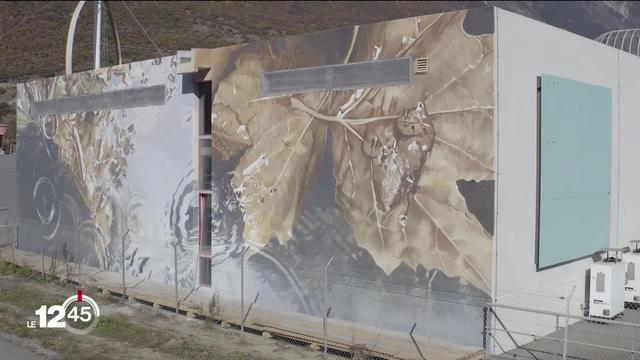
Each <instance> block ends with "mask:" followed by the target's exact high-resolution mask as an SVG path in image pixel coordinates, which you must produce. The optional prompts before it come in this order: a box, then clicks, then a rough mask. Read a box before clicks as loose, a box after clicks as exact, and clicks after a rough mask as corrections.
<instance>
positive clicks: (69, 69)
mask: <svg viewBox="0 0 640 360" xmlns="http://www.w3.org/2000/svg"><path fill="white" fill-rule="evenodd" d="M85 3H86V1H84V0H83V1H79V2H78V5H77V6H76V9H75V10H74V11H73V15H72V16H71V22H70V23H69V32H68V33H67V47H66V52H65V62H64V70H65V74H67V75H70V74H71V73H73V38H74V36H75V33H76V26H77V25H78V18H79V17H80V12H81V11H82V8H83V7H84V5H85ZM102 4H103V5H104V6H105V7H106V8H107V10H109V11H108V16H109V24H110V26H111V31H113V34H114V38H115V43H116V55H117V57H118V64H119V65H120V64H122V50H121V47H120V36H119V35H118V28H117V27H116V23H115V20H114V19H113V14H112V12H111V9H110V8H109V5H108V4H107V2H106V1H103V2H102Z"/></svg>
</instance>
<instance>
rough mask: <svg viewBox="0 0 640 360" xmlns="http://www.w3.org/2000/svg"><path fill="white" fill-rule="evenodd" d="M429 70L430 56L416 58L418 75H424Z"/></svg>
mask: <svg viewBox="0 0 640 360" xmlns="http://www.w3.org/2000/svg"><path fill="white" fill-rule="evenodd" d="M428 72H429V58H426V57H421V58H417V59H416V60H415V69H414V73H415V74H416V75H424V74H426V73H428Z"/></svg>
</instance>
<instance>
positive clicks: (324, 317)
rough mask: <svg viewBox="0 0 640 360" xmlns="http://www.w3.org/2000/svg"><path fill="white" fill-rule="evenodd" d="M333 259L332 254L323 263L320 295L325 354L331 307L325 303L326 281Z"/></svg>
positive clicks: (326, 300) (326, 301)
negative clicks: (324, 263) (325, 262)
mask: <svg viewBox="0 0 640 360" xmlns="http://www.w3.org/2000/svg"><path fill="white" fill-rule="evenodd" d="M333 259H335V256H332V257H331V259H329V261H328V262H327V265H325V267H324V274H323V275H324V278H323V296H322V298H323V299H322V305H323V308H324V309H323V311H322V333H323V335H322V336H323V346H324V349H323V352H324V354H325V355H326V354H327V320H328V319H329V314H330V313H331V307H330V306H329V305H328V304H327V303H328V298H329V290H328V283H329V266H331V263H332V262H333Z"/></svg>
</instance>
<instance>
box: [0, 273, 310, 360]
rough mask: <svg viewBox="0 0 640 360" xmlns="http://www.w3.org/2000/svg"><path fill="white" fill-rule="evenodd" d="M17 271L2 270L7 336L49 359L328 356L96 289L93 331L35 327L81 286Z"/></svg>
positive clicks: (1, 327) (1, 318) (2, 327)
mask: <svg viewBox="0 0 640 360" xmlns="http://www.w3.org/2000/svg"><path fill="white" fill-rule="evenodd" d="M12 271H15V270H11V271H8V270H7V269H0V274H2V275H0V332H1V333H3V334H4V335H1V336H2V338H3V341H10V342H12V343H13V344H14V345H17V346H20V347H23V348H26V349H28V350H29V351H31V352H32V353H36V354H38V355H39V356H40V357H42V358H45V359H51V358H54V359H57V358H64V359H89V358H90V359H114V360H115V359H118V360H121V359H158V360H162V359H220V360H253V359H256V360H257V359H260V360H263V359H264V360H267V359H283V360H294V359H295V360H297V359H301V360H306V359H322V354H321V353H320V352H317V351H312V350H309V349H307V348H302V347H297V346H294V345H290V344H287V343H283V342H278V341H276V340H273V339H267V338H263V337H261V336H257V335H252V334H248V333H247V334H242V333H241V332H239V331H237V330H232V329H225V328H222V327H221V326H220V325H216V324H213V323H210V322H207V321H204V320H198V319H189V318H187V317H186V316H184V315H177V314H174V313H172V312H169V311H166V310H160V309H154V308H153V307H151V306H148V305H144V304H138V303H129V302H124V301H122V300H121V299H120V298H117V297H113V296H109V295H102V294H94V293H88V295H90V296H91V297H92V298H93V299H94V300H95V301H96V302H97V303H98V305H99V306H100V311H101V318H100V323H99V324H98V327H97V328H96V329H94V330H93V332H91V333H90V334H89V335H83V336H78V335H73V334H71V333H69V332H68V331H66V330H64V329H29V328H27V327H26V321H27V320H31V319H35V315H34V311H35V310H36V309H37V308H38V307H40V305H42V304H50V305H52V304H60V303H61V302H62V301H63V300H64V299H65V298H67V297H68V296H71V295H73V294H75V293H76V289H75V288H73V287H71V286H68V285H64V284H55V283H51V282H50V283H44V282H42V281H40V280H35V279H31V278H28V277H25V275H29V274H14V273H13V272H12ZM85 293H86V292H85ZM0 358H1V356H0Z"/></svg>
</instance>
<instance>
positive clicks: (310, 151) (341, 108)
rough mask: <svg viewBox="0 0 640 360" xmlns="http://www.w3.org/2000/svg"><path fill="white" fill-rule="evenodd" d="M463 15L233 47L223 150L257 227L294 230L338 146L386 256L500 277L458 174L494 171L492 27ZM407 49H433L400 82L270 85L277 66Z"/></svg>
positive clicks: (344, 175) (248, 222) (480, 282)
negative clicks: (299, 88)
mask: <svg viewBox="0 0 640 360" xmlns="http://www.w3.org/2000/svg"><path fill="white" fill-rule="evenodd" d="M465 15H466V11H459V12H453V13H446V14H440V15H428V16H421V17H415V18H411V19H403V20H397V21H389V22H385V23H380V24H374V25H367V26H360V27H354V28H349V29H344V30H340V31H339V32H328V33H319V34H313V35H309V37H305V36H299V37H289V38H284V39H282V40H278V41H272V42H260V43H254V44H249V45H247V46H245V47H240V48H238V49H234V50H233V54H231V55H230V56H228V54H227V55H225V59H228V63H227V64H225V65H223V66H225V70H224V71H221V70H220V69H214V70H216V72H217V74H218V76H217V77H216V78H215V79H214V81H213V88H214V96H215V98H214V104H213V111H212V127H213V130H212V133H213V136H212V141H213V148H214V158H215V159H216V160H228V159H233V158H235V159H237V166H235V168H234V169H233V171H232V173H231V174H230V176H231V177H232V185H233V187H234V189H235V192H236V195H237V196H238V198H239V203H240V205H241V208H242V209H243V220H244V234H243V237H244V239H245V241H247V242H250V243H253V244H254V245H256V246H258V247H261V246H265V245H266V244H267V243H268V242H269V241H271V240H272V239H276V240H277V241H278V242H279V243H281V244H284V243H286V242H287V241H289V240H290V239H292V228H293V226H294V223H295V221H296V219H297V217H298V216H299V214H300V211H301V207H302V205H303V203H304V200H305V195H306V194H307V192H308V191H309V188H310V186H311V184H312V182H313V181H314V179H315V178H316V177H317V174H316V170H317V168H318V164H319V162H320V160H321V158H322V154H323V153H325V151H324V149H325V147H330V150H331V152H329V153H330V154H332V157H333V177H334V179H335V202H336V204H337V206H338V208H339V209H340V211H341V213H342V215H343V217H344V218H345V219H346V221H347V222H348V223H349V224H350V226H351V228H352V230H353V236H354V239H355V241H356V243H357V244H358V246H360V247H361V248H364V249H366V250H367V251H368V252H369V253H370V254H371V256H372V257H373V259H374V260H375V262H376V264H377V265H378V266H379V267H380V268H381V269H383V270H384V271H385V272H386V273H387V274H389V273H390V272H391V271H393V270H394V269H396V268H397V267H398V266H400V265H401V264H402V263H404V264H406V265H408V266H409V267H411V268H413V269H416V267H417V266H418V265H423V266H424V267H425V268H427V269H439V270H441V271H442V272H443V273H445V274H446V275H448V276H450V277H459V278H460V279H462V281H463V282H468V283H471V284H473V285H474V286H476V287H478V288H480V289H483V290H485V291H486V290H488V289H489V288H490V286H491V279H490V274H491V242H492V236H491V235H490V234H489V233H488V232H487V231H486V230H485V229H484V227H483V226H482V224H481V223H480V222H479V221H478V219H477V218H476V216H475V215H474V214H472V213H471V212H470V211H469V209H468V206H467V203H466V200H465V198H464V197H463V196H462V194H461V193H460V191H459V190H458V185H457V181H459V180H466V181H478V182H479V181H484V180H493V176H494V174H493V71H492V69H493V39H492V35H490V34H489V35H470V34H468V33H466V32H465V31H464V28H463V22H464V20H465ZM338 35H340V36H339V37H340V40H336V39H337V38H338ZM309 39H316V40H317V41H314V42H313V43H312V44H309V43H305V40H309ZM320 40H322V41H320ZM396 57H412V58H417V57H426V58H428V61H429V66H430V68H429V72H428V73H427V74H426V75H415V76H414V78H413V80H412V81H411V82H410V83H409V84H407V85H402V86H391V87H380V88H363V89H353V90H342V91H332V92H322V91H319V92H315V93H304V94H290V95H285V96H279V97H275V98H261V94H260V89H261V75H262V73H263V72H265V71H275V70H282V69H292V68H302V67H309V66H319V65H327V64H337V63H352V62H360V61H371V60H377V59H389V58H396ZM215 66H220V64H216V65H215Z"/></svg>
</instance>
